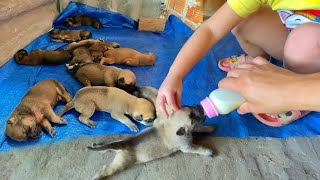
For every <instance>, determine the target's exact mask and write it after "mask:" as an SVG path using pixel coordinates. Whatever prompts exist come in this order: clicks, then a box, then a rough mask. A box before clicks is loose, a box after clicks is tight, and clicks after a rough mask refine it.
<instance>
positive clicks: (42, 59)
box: [14, 49, 71, 66]
mask: <svg viewBox="0 0 320 180" xmlns="http://www.w3.org/2000/svg"><path fill="white" fill-rule="evenodd" d="M70 58H71V55H70V54H69V52H68V51H65V50H56V51H51V50H41V49H36V50H32V51H31V52H30V53H29V54H28V52H27V51H26V50H24V49H20V50H19V51H18V52H17V53H16V54H15V55H14V60H15V61H16V63H18V64H22V65H30V66H35V65H54V64H62V63H65V62H66V61H67V60H68V59H70Z"/></svg>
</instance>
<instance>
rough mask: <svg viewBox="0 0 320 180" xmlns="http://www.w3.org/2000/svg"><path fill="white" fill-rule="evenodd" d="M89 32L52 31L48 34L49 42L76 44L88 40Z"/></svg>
mask: <svg viewBox="0 0 320 180" xmlns="http://www.w3.org/2000/svg"><path fill="white" fill-rule="evenodd" d="M91 35H92V34H91V32H90V31H87V30H84V29H82V30H62V29H54V30H52V31H50V32H49V36H50V38H51V41H53V42H68V43H70V42H78V41H81V40H85V39H89V38H90V37H91Z"/></svg>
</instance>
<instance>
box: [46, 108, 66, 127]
mask: <svg viewBox="0 0 320 180" xmlns="http://www.w3.org/2000/svg"><path fill="white" fill-rule="evenodd" d="M41 112H42V113H43V115H44V116H45V117H46V118H48V119H49V121H51V122H53V123H57V124H67V121H66V120H65V119H63V118H61V117H59V116H57V115H56V114H55V113H54V111H53V109H52V108H51V107H50V106H48V107H45V108H43V109H42V111H41Z"/></svg>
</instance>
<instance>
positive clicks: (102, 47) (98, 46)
mask: <svg viewBox="0 0 320 180" xmlns="http://www.w3.org/2000/svg"><path fill="white" fill-rule="evenodd" d="M78 47H86V48H88V50H89V52H90V54H91V56H92V57H93V58H94V59H95V60H99V59H100V58H101V57H103V54H104V53H105V52H106V51H108V50H110V49H114V48H119V47H120V45H119V44H118V43H116V42H105V41H104V40H103V39H96V40H94V39H87V40H82V41H79V42H73V43H71V44H70V45H69V46H68V48H66V49H65V50H66V51H69V52H72V51H73V50H74V49H76V48H78Z"/></svg>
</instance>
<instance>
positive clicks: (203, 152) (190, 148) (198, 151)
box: [180, 144, 213, 156]
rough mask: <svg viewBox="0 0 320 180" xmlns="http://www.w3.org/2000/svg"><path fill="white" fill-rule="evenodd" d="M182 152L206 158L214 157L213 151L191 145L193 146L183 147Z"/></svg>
mask: <svg viewBox="0 0 320 180" xmlns="http://www.w3.org/2000/svg"><path fill="white" fill-rule="evenodd" d="M180 150H181V151H182V152H184V153H193V154H199V155H204V156H213V154H212V150H210V149H207V148H205V147H202V146H199V145H195V144H191V146H183V147H181V148H180Z"/></svg>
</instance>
